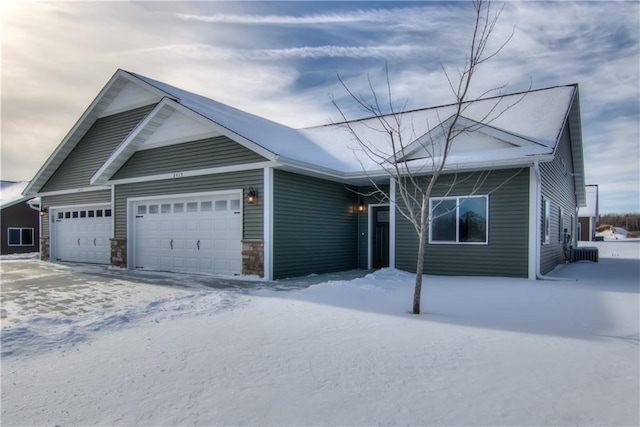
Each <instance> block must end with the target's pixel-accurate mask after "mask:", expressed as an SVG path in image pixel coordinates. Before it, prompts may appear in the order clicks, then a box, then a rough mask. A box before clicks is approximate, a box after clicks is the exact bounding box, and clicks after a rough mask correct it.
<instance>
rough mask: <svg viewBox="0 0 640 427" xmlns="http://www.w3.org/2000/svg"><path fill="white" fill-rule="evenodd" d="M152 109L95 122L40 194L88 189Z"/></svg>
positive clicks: (142, 108)
mask: <svg viewBox="0 0 640 427" xmlns="http://www.w3.org/2000/svg"><path fill="white" fill-rule="evenodd" d="M153 107H154V105H148V106H145V107H140V108H136V109H134V110H130V111H125V112H123V113H118V114H113V115H111V116H107V117H102V118H100V119H98V120H97V121H96V122H95V123H94V124H93V126H91V128H90V129H89V130H88V131H87V133H86V134H85V135H84V136H83V137H82V139H81V140H80V142H78V145H76V147H75V148H74V149H73V150H72V151H71V153H69V155H68V156H67V158H66V159H64V161H63V162H62V164H61V165H60V166H59V167H58V169H57V170H56V171H55V172H54V173H53V175H52V176H51V178H49V180H48V181H47V183H46V184H45V185H44V186H42V188H41V189H40V192H47V191H57V190H66V189H70V188H82V187H88V186H89V185H90V184H89V180H90V179H91V177H92V176H93V174H94V173H95V172H96V171H97V170H98V169H99V168H100V167H101V166H102V164H103V163H104V162H105V161H106V160H107V159H108V158H109V156H110V155H111V153H113V151H114V150H115V149H116V148H117V147H118V145H120V143H121V142H122V141H123V140H124V139H125V138H126V137H127V135H128V134H129V133H130V132H131V131H132V130H133V128H134V127H135V126H136V125H137V124H138V123H139V122H140V121H141V120H142V119H143V118H144V117H145V116H146V115H147V114H148V113H149V111H151V109H153Z"/></svg>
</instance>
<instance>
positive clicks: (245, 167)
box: [107, 161, 275, 188]
mask: <svg viewBox="0 0 640 427" xmlns="http://www.w3.org/2000/svg"><path fill="white" fill-rule="evenodd" d="M274 164H275V162H271V161H267V162H255V163H245V164H242V165H231V166H220V167H217V168H207V169H196V170H188V171H179V172H171V173H162V174H157V175H147V176H139V177H133V178H122V179H114V180H110V181H107V183H108V184H109V185H120V184H134V183H137V182H148V181H162V180H165V179H177V178H189V177H194V176H203V175H218V174H222V173H230V172H243V171H249V170H255V169H264V168H266V167H272V166H274ZM107 188H110V187H107Z"/></svg>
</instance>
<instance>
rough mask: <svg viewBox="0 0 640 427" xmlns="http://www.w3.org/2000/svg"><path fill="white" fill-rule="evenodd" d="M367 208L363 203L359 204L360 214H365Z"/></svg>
mask: <svg viewBox="0 0 640 427" xmlns="http://www.w3.org/2000/svg"><path fill="white" fill-rule="evenodd" d="M366 209H367V208H366V207H365V205H364V203H363V202H358V213H363V212H364V211H365V210H366Z"/></svg>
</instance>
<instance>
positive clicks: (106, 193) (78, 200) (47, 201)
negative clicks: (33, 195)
mask: <svg viewBox="0 0 640 427" xmlns="http://www.w3.org/2000/svg"><path fill="white" fill-rule="evenodd" d="M41 203H42V207H46V208H47V209H49V208H51V206H74V205H94V204H95V205H97V204H104V203H108V204H111V190H101V191H85V192H82V193H69V194H60V195H58V196H44V197H42V201H41ZM50 221H51V220H50V219H49V215H48V214H47V215H45V216H44V217H43V218H42V237H49V223H50Z"/></svg>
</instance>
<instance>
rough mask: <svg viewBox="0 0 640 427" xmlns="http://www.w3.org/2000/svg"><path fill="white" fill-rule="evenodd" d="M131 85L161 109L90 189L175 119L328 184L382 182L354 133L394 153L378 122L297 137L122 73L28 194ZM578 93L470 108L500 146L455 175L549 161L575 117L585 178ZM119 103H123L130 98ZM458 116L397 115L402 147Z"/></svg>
mask: <svg viewBox="0 0 640 427" xmlns="http://www.w3.org/2000/svg"><path fill="white" fill-rule="evenodd" d="M131 84H133V85H134V86H135V87H136V88H137V89H136V91H137V92H135V93H134V92H132V94H131V95H129V98H139V99H142V100H144V102H146V103H147V104H149V103H150V102H155V103H157V105H156V107H155V108H154V109H153V110H152V111H151V112H150V113H149V114H148V116H147V117H146V118H145V119H144V120H142V122H140V123H139V124H138V126H137V127H136V128H135V129H134V130H133V131H132V132H131V133H130V134H129V135H128V136H127V137H126V138H125V140H123V141H122V142H121V144H120V145H119V146H118V147H117V148H116V150H115V151H114V152H113V153H112V154H111V156H110V157H109V158H108V160H107V161H106V162H105V163H104V164H103V165H102V166H101V167H100V168H99V169H98V170H97V171H96V173H95V174H94V176H93V178H92V179H91V184H92V185H101V184H105V183H108V181H109V179H110V178H111V176H113V174H114V173H115V172H117V170H118V169H119V167H121V166H122V165H123V164H124V162H126V160H127V159H128V158H129V157H130V156H131V155H133V153H134V152H135V151H136V150H138V149H140V148H141V147H142V146H143V144H144V141H145V140H146V139H147V138H149V136H150V135H152V134H153V133H154V132H155V131H156V130H157V129H158V128H159V127H160V125H161V124H162V123H163V122H164V121H166V120H167V118H168V117H169V116H170V115H171V114H172V113H174V112H177V113H179V114H184V115H187V116H188V117H190V118H191V119H193V120H196V121H198V122H199V123H201V124H203V125H205V126H208V127H209V128H210V129H211V130H212V132H216V133H219V134H222V135H226V136H227V137H229V138H230V139H232V140H234V141H236V142H237V143H240V144H242V145H244V146H245V147H247V148H249V149H251V150H253V151H255V152H257V153H258V154H260V155H262V156H263V157H265V158H266V159H267V160H268V161H271V162H274V163H276V164H278V165H279V166H281V167H284V168H289V169H293V170H304V171H306V173H310V174H316V175H322V176H326V177H329V178H331V179H337V180H349V179H357V178H363V177H370V176H375V175H376V173H377V174H379V175H380V176H382V175H383V174H384V171H383V170H382V169H381V168H380V167H379V165H376V164H375V163H373V162H372V161H371V160H370V159H368V158H367V157H366V156H364V155H363V152H362V148H361V147H360V146H359V145H358V143H357V141H355V139H354V137H353V135H352V134H351V133H350V131H349V127H351V128H352V129H353V130H354V131H355V132H357V134H358V136H359V137H360V138H362V139H365V140H366V141H367V142H368V143H371V144H372V145H373V146H374V147H375V149H376V150H380V152H381V153H386V154H387V157H391V156H392V155H393V153H392V152H389V147H388V145H389V144H388V142H387V140H386V135H385V134H384V133H381V132H380V130H381V129H380V125H379V123H378V120H379V118H367V119H360V120H354V121H350V122H347V123H336V124H330V125H324V126H316V127H310V128H305V129H294V128H291V127H288V126H285V125H282V124H280V123H276V122H274V121H271V120H268V119H265V118H263V117H259V116H256V115H254V114H251V113H248V112H245V111H242V110H239V109H236V108H234V107H231V106H228V105H225V104H222V103H220V102H217V101H214V100H212V99H209V98H206V97H203V96H201V95H197V94H194V93H191V92H188V91H185V90H182V89H179V88H176V87H174V86H171V85H168V84H166V83H163V82H159V81H156V80H153V79H150V78H148V77H144V76H141V75H139V74H135V73H131V72H127V71H124V70H118V71H117V72H116V73H115V74H114V76H113V77H112V78H111V80H110V81H109V82H108V83H107V85H106V86H105V87H104V88H103V89H102V91H101V92H100V93H99V94H98V96H97V97H96V99H95V100H94V101H93V103H92V104H91V105H90V106H89V108H88V109H87V110H86V111H85V113H84V114H83V115H82V116H81V117H80V119H79V120H78V122H77V123H76V124H75V125H74V127H73V128H72V129H71V131H70V132H69V134H67V136H66V137H65V138H64V139H63V141H62V142H61V144H60V145H59V146H58V147H57V148H56V150H55V151H54V153H53V154H52V155H51V157H50V158H49V159H48V160H47V162H46V163H45V164H44V165H43V167H42V168H41V169H40V171H39V172H38V173H37V174H36V176H35V177H34V179H33V180H32V182H31V184H30V185H29V186H28V187H27V189H26V190H25V194H32V195H35V194H37V193H38V191H39V189H40V188H41V187H42V186H43V185H44V184H45V183H46V182H47V180H48V179H49V178H50V177H51V175H52V174H53V173H54V172H55V170H56V168H57V167H58V166H60V164H61V163H62V161H63V160H64V158H65V157H66V156H67V155H68V154H69V153H70V152H71V150H72V149H73V148H74V147H75V145H76V144H77V143H78V142H79V141H80V139H81V138H82V136H83V135H84V134H85V133H86V131H87V130H88V129H89V128H90V127H91V125H93V123H95V121H96V120H97V119H98V118H99V117H101V115H102V114H110V113H113V112H114V111H117V108H118V107H120V105H119V104H118V102H119V101H118V95H119V94H124V93H125V92H126V91H123V89H124V88H125V87H126V86H127V85H129V87H131ZM577 91H578V88H577V85H568V86H558V87H553V88H546V89H540V90H533V91H529V92H526V93H517V94H510V95H505V96H500V97H494V98H487V99H482V100H477V101H473V102H470V103H468V104H466V105H465V108H464V111H463V116H464V118H463V120H466V121H468V122H475V123H478V124H480V123H487V124H482V125H479V130H480V131H481V132H482V134H483V135H485V136H487V137H488V138H494V140H495V143H491V142H487V147H485V148H490V149H483V150H482V155H480V153H479V152H478V150H477V149H474V150H466V151H465V150H460V152H458V153H452V155H451V156H450V158H449V160H448V163H449V164H450V165H451V166H452V167H455V168H474V167H475V168H490V167H503V166H508V165H516V164H528V163H531V162H532V161H533V160H540V161H548V160H551V159H552V158H553V153H554V150H555V148H556V146H557V144H558V142H559V140H560V136H561V135H562V131H563V129H564V127H565V126H566V125H567V121H568V118H569V117H574V118H576V117H577V120H578V123H577V125H575V124H574V126H573V127H574V129H572V132H571V133H572V143H573V144H574V147H573V148H574V149H575V150H576V151H577V154H576V153H574V163H575V164H576V166H577V168H576V169H577V170H576V174H577V175H580V176H582V174H583V160H582V141H581V140H580V139H578V140H577V141H573V139H575V137H577V138H579V137H580V127H579V109H578V112H577V114H575V113H574V114H573V116H570V112H571V111H573V110H574V109H576V108H578V106H577ZM122 97H125V98H126V96H125V95H122V96H121V98H122ZM120 103H121V104H123V102H122V101H120ZM123 108H124V107H123ZM454 108H455V106H454V105H444V106H439V107H431V108H424V109H417V110H411V111H407V112H402V113H399V114H397V115H396V116H397V117H398V118H400V119H401V121H402V124H403V126H402V132H403V138H404V140H405V141H407V142H408V143H409V144H410V143H412V142H415V141H418V140H419V138H424V137H429V136H432V135H434V134H435V133H437V129H438V128H439V127H440V128H441V127H442V125H443V124H446V120H443V119H445V118H447V117H450V116H451V114H452V113H453V112H454V111H455V110H454ZM576 126H577V127H576ZM498 142H499V143H498ZM492 144H493V145H492ZM500 144H502V145H500ZM412 162H413V164H414V165H415V166H416V167H419V168H421V169H420V170H424V171H425V172H426V173H428V170H426V169H424V165H419V163H420V161H419V160H418V159H415V160H412ZM422 163H425V162H422ZM365 171H366V172H365ZM580 176H578V178H580ZM576 184H578V181H576ZM577 188H578V187H577ZM579 198H580V197H579Z"/></svg>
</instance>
